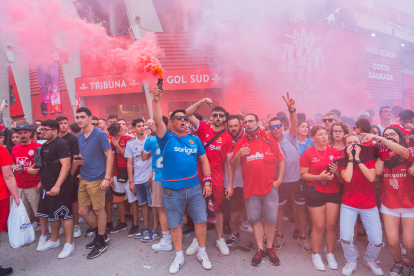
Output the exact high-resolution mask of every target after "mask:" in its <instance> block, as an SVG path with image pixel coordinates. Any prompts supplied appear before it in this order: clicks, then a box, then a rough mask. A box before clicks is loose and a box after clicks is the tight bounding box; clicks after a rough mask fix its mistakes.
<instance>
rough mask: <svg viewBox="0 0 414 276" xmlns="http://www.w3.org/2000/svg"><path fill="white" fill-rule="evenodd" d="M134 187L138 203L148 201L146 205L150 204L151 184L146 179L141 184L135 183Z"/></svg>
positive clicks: (141, 203)
mask: <svg viewBox="0 0 414 276" xmlns="http://www.w3.org/2000/svg"><path fill="white" fill-rule="evenodd" d="M135 189H136V193H137V198H138V205H139V206H141V205H144V204H146V203H148V206H152V201H151V186H150V185H149V184H148V181H147V182H145V183H142V184H135Z"/></svg>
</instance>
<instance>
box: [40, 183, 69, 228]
mask: <svg viewBox="0 0 414 276" xmlns="http://www.w3.org/2000/svg"><path fill="white" fill-rule="evenodd" d="M68 184H69V185H65V184H63V185H62V186H61V187H60V193H59V194H58V195H57V196H51V195H47V194H46V192H48V191H49V190H50V189H47V190H46V189H42V192H41V194H40V200H39V207H38V209H37V216H38V217H43V218H48V221H58V220H60V219H72V218H73V213H72V185H70V184H71V183H68Z"/></svg>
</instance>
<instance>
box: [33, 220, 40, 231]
mask: <svg viewBox="0 0 414 276" xmlns="http://www.w3.org/2000/svg"><path fill="white" fill-rule="evenodd" d="M32 227H33V230H34V231H35V232H37V231H40V230H42V228H41V227H40V223H39V222H33V223H32Z"/></svg>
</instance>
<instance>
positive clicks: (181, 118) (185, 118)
mask: <svg viewBox="0 0 414 276" xmlns="http://www.w3.org/2000/svg"><path fill="white" fill-rule="evenodd" d="M174 119H177V120H178V121H181V120H184V121H188V117H187V116H175V117H174ZM174 119H173V121H174Z"/></svg>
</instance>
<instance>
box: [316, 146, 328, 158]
mask: <svg viewBox="0 0 414 276" xmlns="http://www.w3.org/2000/svg"><path fill="white" fill-rule="evenodd" d="M315 150H316V154H317V155H318V156H319V158H321V159H322V158H325V156H326V150H327V148H326V149H325V155H324V156H323V157H322V156H320V155H319V153H318V150H317V149H316V148H315Z"/></svg>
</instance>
